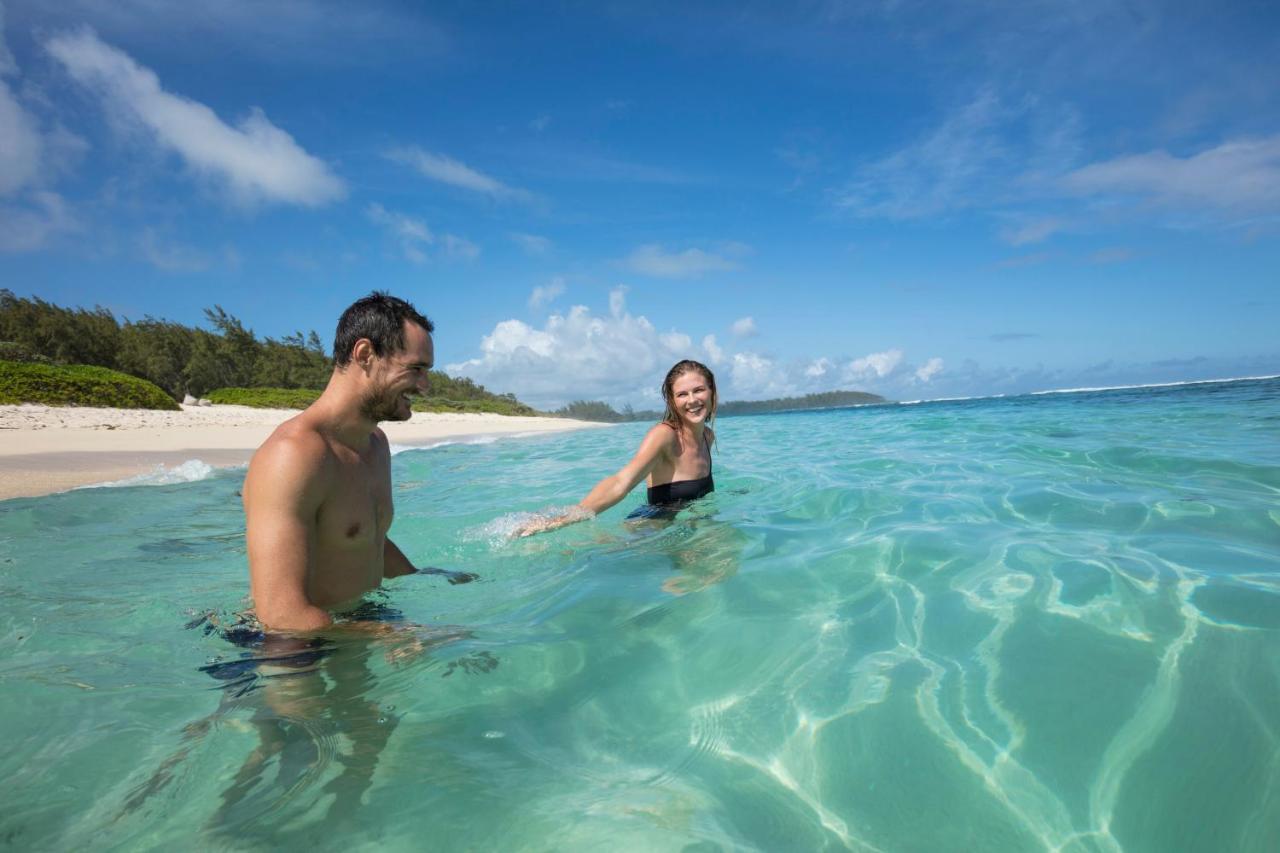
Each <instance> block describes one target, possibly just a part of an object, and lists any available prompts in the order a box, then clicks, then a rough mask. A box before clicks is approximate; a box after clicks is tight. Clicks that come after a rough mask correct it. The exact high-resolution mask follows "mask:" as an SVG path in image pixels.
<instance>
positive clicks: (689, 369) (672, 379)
mask: <svg viewBox="0 0 1280 853" xmlns="http://www.w3.org/2000/svg"><path fill="white" fill-rule="evenodd" d="M686 373H701V374H702V378H703V379H705V380H707V388H708V389H709V390H710V391H711V402H710V407H709V410H708V411H707V418H706V421H705V422H706V423H707V425H710V424H711V422H712V421H713V420H715V417H716V406H717V405H718V404H719V402H720V395H719V394H718V393H717V392H716V375H715V374H714V373H712V372H711V368H709V367H707V366H706V365H705V364H703V363H702V362H700V361H694V360H693V359H691V358H686V359H685V360H684V361H678V362H676V363H675V365H674V366H673V367H672V368H671V369H670V370H668V371H667V378H666V379H663V380H662V400H663V402H664V403H666V406H667V410H666V411H665V412H664V413H663V415H662V420H663V422H664V423H668V424H671V425H672V426H673V427H675V428H676V429H677V430H678V429H679V428H680V415H679V414H678V413H677V412H676V398H675V392H674V391H673V390H672V388H673V387H674V386H675V384H676V380H677V379H679V378H680V377H681V376H684V375H685V374H686Z"/></svg>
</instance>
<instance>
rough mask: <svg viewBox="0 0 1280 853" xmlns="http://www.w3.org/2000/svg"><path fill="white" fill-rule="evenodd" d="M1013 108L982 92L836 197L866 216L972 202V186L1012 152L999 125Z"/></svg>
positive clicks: (896, 215) (931, 211)
mask: <svg viewBox="0 0 1280 853" xmlns="http://www.w3.org/2000/svg"><path fill="white" fill-rule="evenodd" d="M1008 118H1009V111H1008V110H1007V109H1006V108H1005V107H1004V106H1003V105H1002V104H1001V103H1000V99H999V98H998V97H997V96H996V93H995V91H994V90H992V89H990V88H987V89H983V90H982V91H980V92H979V93H978V94H977V95H976V96H975V97H974V99H973V100H972V101H970V102H969V103H967V104H965V105H964V106H963V107H961V108H960V109H959V110H957V111H956V112H954V113H952V114H951V115H950V116H948V117H947V118H946V119H945V120H944V121H943V122H942V123H941V124H940V125H939V126H938V127H937V128H935V129H934V130H932V131H931V132H929V133H928V134H926V135H925V136H924V137H922V138H921V139H919V140H917V141H916V142H914V143H912V144H910V145H908V146H906V147H905V148H903V149H901V150H899V151H897V152H895V153H893V154H891V155H889V156H888V157H885V158H883V159H881V160H879V161H877V162H874V163H870V164H868V165H866V166H864V167H863V168H862V169H860V170H859V173H858V175H857V177H856V178H855V179H854V180H853V181H851V182H850V183H849V184H847V185H846V186H845V187H844V188H843V189H842V190H841V191H839V192H838V193H837V195H836V205H837V206H838V207H841V208H844V209H847V210H849V211H851V212H852V213H854V214H856V215H858V216H862V217H885V218H888V219H914V218H918V217H924V216H932V215H935V214H938V213H942V212H945V211H947V210H949V209H951V208H954V207H963V206H966V205H968V204H970V203H971V202H972V201H973V196H974V193H973V188H974V187H975V185H977V184H978V183H980V182H981V181H982V180H983V179H984V178H985V177H987V176H989V175H990V174H991V173H992V172H993V171H995V170H996V169H997V168H998V167H999V166H1000V165H1001V164H1003V163H1004V162H1005V161H1006V160H1007V159H1008V157H1009V156H1010V155H1009V151H1008V148H1007V146H1006V143H1005V142H1004V138H1003V133H1002V132H1001V126H1002V125H1003V124H1004V123H1005V122H1006V121H1007V120H1008Z"/></svg>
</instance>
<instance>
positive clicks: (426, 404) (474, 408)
mask: <svg viewBox="0 0 1280 853" xmlns="http://www.w3.org/2000/svg"><path fill="white" fill-rule="evenodd" d="M413 410H414V411H415V412H480V413H486V414H491V415H507V416H518V415H524V416H532V415H536V414H538V412H537V411H536V410H535V409H534V408H533V407H531V406H526V405H525V404H524V403H521V402H519V401H518V400H515V399H508V398H507V395H503V396H500V397H499V396H494V397H490V398H489V399H487V400H485V399H479V400H448V399H445V398H444V397H426V398H422V399H418V400H414V401H413Z"/></svg>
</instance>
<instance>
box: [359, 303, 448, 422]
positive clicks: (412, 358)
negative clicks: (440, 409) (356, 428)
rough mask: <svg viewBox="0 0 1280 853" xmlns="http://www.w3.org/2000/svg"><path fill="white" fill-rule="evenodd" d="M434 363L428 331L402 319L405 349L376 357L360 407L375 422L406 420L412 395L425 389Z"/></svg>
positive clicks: (409, 415)
mask: <svg viewBox="0 0 1280 853" xmlns="http://www.w3.org/2000/svg"><path fill="white" fill-rule="evenodd" d="M434 364H435V347H434V345H433V344H432V342H431V335H430V334H429V333H428V332H427V330H426V329H424V328H422V327H421V326H419V325H417V324H416V323H405V324H404V349H403V350H401V351H400V352H395V353H389V354H388V355H386V356H382V357H380V358H376V359H375V362H374V370H373V372H372V374H371V384H370V388H369V393H368V394H367V395H366V396H365V399H364V403H363V404H362V405H361V411H362V412H363V413H364V415H365V416H366V417H368V418H369V419H370V420H372V421H373V422H374V423H378V422H381V421H407V420H409V418H410V417H412V415H413V409H412V405H411V404H412V399H411V398H412V397H413V396H414V395H417V394H425V393H427V374H428V372H429V371H430V370H431V367H432V365H434Z"/></svg>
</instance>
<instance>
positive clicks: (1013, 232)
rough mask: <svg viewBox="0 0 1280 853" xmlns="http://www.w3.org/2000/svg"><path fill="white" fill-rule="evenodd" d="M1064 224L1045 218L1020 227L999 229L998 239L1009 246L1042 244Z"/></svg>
mask: <svg viewBox="0 0 1280 853" xmlns="http://www.w3.org/2000/svg"><path fill="white" fill-rule="evenodd" d="M1065 224H1066V223H1064V222H1063V221H1062V220H1061V219H1057V218H1054V217H1045V218H1041V219H1033V220H1030V221H1028V222H1023V223H1022V224H1020V225H1014V226H1009V227H1007V228H1004V229H1001V231H1000V239H1001V240H1003V241H1004V242H1006V243H1008V244H1009V245H1011V246H1026V245H1029V244H1032V243H1042V242H1044V241H1045V240H1047V239H1049V238H1050V237H1051V236H1053V235H1054V234H1056V233H1058V232H1059V231H1061V230H1062V229H1063V227H1064V226H1065Z"/></svg>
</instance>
